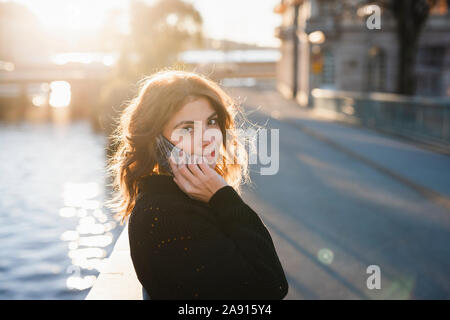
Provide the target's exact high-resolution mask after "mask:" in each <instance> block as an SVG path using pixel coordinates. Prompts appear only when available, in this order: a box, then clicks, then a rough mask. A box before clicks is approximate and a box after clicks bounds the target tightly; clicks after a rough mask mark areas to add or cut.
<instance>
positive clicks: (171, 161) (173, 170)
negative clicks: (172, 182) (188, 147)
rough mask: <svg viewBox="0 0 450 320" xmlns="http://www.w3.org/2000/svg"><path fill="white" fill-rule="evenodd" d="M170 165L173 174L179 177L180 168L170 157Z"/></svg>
mask: <svg viewBox="0 0 450 320" xmlns="http://www.w3.org/2000/svg"><path fill="white" fill-rule="evenodd" d="M169 165H170V167H171V168H172V172H173V174H174V175H175V176H177V175H178V166H177V164H176V163H175V162H173V160H172V158H170V157H169Z"/></svg>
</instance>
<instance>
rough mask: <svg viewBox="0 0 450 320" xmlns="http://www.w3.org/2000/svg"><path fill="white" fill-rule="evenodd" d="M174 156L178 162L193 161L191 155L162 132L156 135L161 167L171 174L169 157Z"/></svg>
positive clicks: (158, 159) (158, 158)
mask: <svg viewBox="0 0 450 320" xmlns="http://www.w3.org/2000/svg"><path fill="white" fill-rule="evenodd" d="M171 156H173V158H172V159H173V160H174V162H175V163H176V164H183V163H184V164H187V163H190V161H191V156H190V155H189V154H188V153H187V152H185V151H184V150H182V149H180V148H179V147H177V146H176V145H174V144H173V143H172V142H171V141H170V140H169V139H167V138H166V137H164V136H163V135H162V134H160V135H158V136H157V137H156V157H157V161H158V165H159V167H160V168H161V169H162V170H163V171H165V172H168V173H170V174H173V172H172V169H171V167H170V164H169V158H170V157H171Z"/></svg>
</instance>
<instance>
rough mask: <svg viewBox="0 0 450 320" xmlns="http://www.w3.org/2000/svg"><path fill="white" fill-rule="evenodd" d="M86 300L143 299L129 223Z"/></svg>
mask: <svg viewBox="0 0 450 320" xmlns="http://www.w3.org/2000/svg"><path fill="white" fill-rule="evenodd" d="M86 300H142V285H141V283H140V282H139V280H138V279H137V276H136V273H135V271H134V267H133V262H132V261H131V256H130V247H129V242H128V225H126V226H125V228H124V229H123V230H122V233H121V234H120V236H119V238H118V239H117V241H116V244H115V245H114V249H113V251H112V252H111V255H110V256H109V258H108V259H107V261H106V263H105V267H104V268H103V269H102V271H101V272H100V275H99V276H98V278H97V280H96V281H95V283H94V286H93V287H92V288H91V290H90V291H89V294H88V295H87V297H86Z"/></svg>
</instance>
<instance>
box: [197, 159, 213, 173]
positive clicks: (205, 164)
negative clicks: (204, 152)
mask: <svg viewBox="0 0 450 320" xmlns="http://www.w3.org/2000/svg"><path fill="white" fill-rule="evenodd" d="M198 166H199V167H200V170H202V173H203V174H204V175H205V176H206V175H210V174H211V173H212V171H213V170H212V169H211V168H210V166H209V165H208V161H207V159H205V158H204V157H203V161H202V162H200V163H199V164H198Z"/></svg>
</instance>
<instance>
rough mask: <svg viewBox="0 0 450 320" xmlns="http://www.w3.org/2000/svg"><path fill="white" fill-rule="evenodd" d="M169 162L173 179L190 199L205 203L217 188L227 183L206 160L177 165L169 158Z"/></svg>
mask: <svg viewBox="0 0 450 320" xmlns="http://www.w3.org/2000/svg"><path fill="white" fill-rule="evenodd" d="M169 163H170V166H171V168H172V172H173V174H174V176H175V177H174V179H173V180H174V181H175V183H176V184H177V185H178V187H180V189H181V190H182V191H183V192H184V193H186V194H187V195H188V196H189V197H190V198H192V199H195V200H200V201H202V202H206V203H207V202H209V199H211V197H212V196H213V195H214V193H216V191H217V190H219V189H221V188H222V187H225V186H227V185H228V184H227V182H226V181H225V179H224V178H223V177H222V176H221V175H220V174H218V173H217V172H216V171H215V170H214V169H211V168H210V167H209V166H208V164H207V163H206V160H203V161H202V162H200V163H193V164H187V165H186V164H182V165H180V166H178V165H177V164H176V163H174V162H173V161H172V159H171V158H169Z"/></svg>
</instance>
